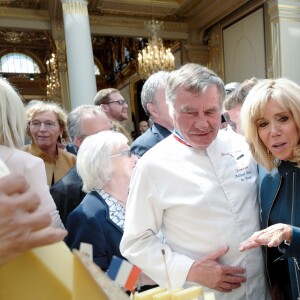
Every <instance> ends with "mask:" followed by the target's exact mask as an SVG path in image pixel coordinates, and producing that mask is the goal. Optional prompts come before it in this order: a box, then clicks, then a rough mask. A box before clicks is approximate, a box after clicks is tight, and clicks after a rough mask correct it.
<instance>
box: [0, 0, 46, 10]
mask: <svg viewBox="0 0 300 300" xmlns="http://www.w3.org/2000/svg"><path fill="white" fill-rule="evenodd" d="M41 4H42V0H14V1H12V0H1V1H0V6H9V7H16V8H30V9H41Z"/></svg>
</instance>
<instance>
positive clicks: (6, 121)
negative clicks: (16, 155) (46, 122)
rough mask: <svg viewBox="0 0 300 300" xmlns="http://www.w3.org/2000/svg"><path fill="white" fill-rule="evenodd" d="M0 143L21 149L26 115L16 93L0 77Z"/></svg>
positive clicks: (23, 140)
mask: <svg viewBox="0 0 300 300" xmlns="http://www.w3.org/2000/svg"><path fill="white" fill-rule="evenodd" d="M0 118H1V120H0V143H1V145H4V146H6V147H10V148H21V147H22V146H23V145H24V142H25V129H26V115H25V109H24V105H23V102H22V100H21V97H20V95H19V94H18V92H17V91H16V90H15V89H14V88H13V87H12V86H11V85H10V83H9V82H8V81H7V80H6V79H5V78H2V77H0Z"/></svg>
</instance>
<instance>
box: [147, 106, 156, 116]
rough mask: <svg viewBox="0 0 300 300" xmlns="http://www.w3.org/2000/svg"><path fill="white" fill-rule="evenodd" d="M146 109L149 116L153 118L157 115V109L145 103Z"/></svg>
mask: <svg viewBox="0 0 300 300" xmlns="http://www.w3.org/2000/svg"><path fill="white" fill-rule="evenodd" d="M146 107H147V109H148V110H149V112H150V115H151V116H154V117H155V116H156V115H157V107H156V106H155V105H154V104H152V103H147V104H146Z"/></svg>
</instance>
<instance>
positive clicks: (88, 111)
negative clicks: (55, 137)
mask: <svg viewBox="0 0 300 300" xmlns="http://www.w3.org/2000/svg"><path fill="white" fill-rule="evenodd" d="M90 115H104V116H106V115H105V113H104V112H103V111H102V109H101V108H100V107H99V106H96V105H88V104H87V105H80V106H78V107H76V108H75V109H73V110H72V111H71V112H70V113H69V115H68V120H67V130H68V134H69V136H70V139H71V141H72V142H74V139H75V138H77V137H79V136H80V134H81V120H82V119H83V118H84V117H85V116H90Z"/></svg>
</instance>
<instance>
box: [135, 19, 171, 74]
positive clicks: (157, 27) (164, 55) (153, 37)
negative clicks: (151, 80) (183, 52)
mask: <svg viewBox="0 0 300 300" xmlns="http://www.w3.org/2000/svg"><path fill="white" fill-rule="evenodd" d="M145 26H146V28H147V29H148V30H149V33H150V38H149V40H148V45H147V46H146V47H145V48H144V49H142V51H141V53H139V54H138V72H139V75H140V76H141V77H142V78H143V79H147V78H148V77H149V76H150V75H152V74H154V73H156V72H158V71H172V70H174V68H175V62H174V60H175V59H174V56H173V54H172V52H171V49H170V48H167V49H166V48H165V47H164V45H163V41H162V39H161V38H160V37H159V36H158V33H159V32H160V31H161V30H162V28H163V22H162V21H161V22H159V21H157V20H156V21H155V20H154V19H152V20H151V21H148V22H145Z"/></svg>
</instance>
